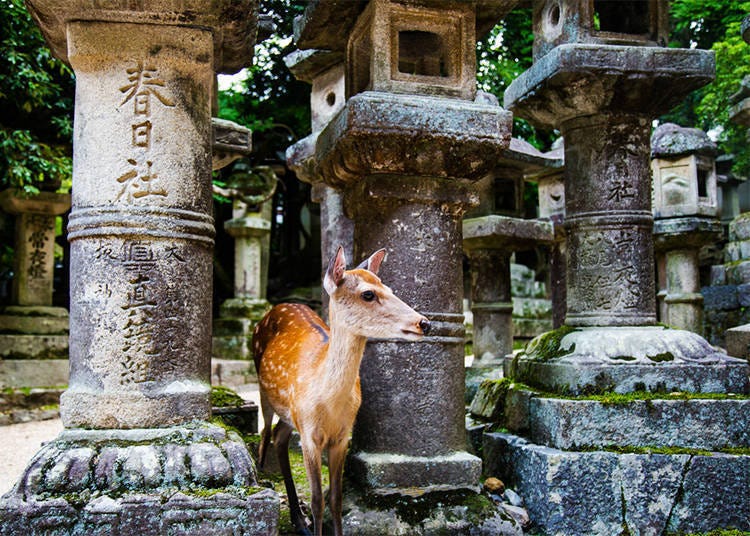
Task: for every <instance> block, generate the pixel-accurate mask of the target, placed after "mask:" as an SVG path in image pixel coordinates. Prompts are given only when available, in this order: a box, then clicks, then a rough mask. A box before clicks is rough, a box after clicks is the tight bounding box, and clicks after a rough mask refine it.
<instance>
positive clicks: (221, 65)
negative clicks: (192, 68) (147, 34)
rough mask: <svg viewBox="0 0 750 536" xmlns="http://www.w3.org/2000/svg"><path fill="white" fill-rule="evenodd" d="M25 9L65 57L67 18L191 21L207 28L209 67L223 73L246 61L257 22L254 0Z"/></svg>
mask: <svg viewBox="0 0 750 536" xmlns="http://www.w3.org/2000/svg"><path fill="white" fill-rule="evenodd" d="M29 10H30V11H31V15H32V16H33V17H34V20H35V21H36V23H37V24H38V25H39V27H40V28H41V30H42V33H43V34H44V37H45V39H46V40H47V42H48V43H49V45H50V48H51V49H52V52H53V53H54V54H55V56H57V57H58V58H60V59H62V60H63V61H65V62H66V63H70V58H69V55H70V54H71V51H70V49H69V43H68V41H67V36H66V32H65V31H66V28H67V24H68V23H69V22H70V21H102V22H105V21H106V22H113V23H136V24H141V25H145V24H161V25H163V26H165V27H166V26H171V25H191V26H194V27H203V28H211V29H212V30H213V32H212V33H213V50H212V51H211V52H210V53H211V54H212V55H213V60H212V65H211V67H212V69H213V70H215V71H216V72H222V73H228V74H231V73H235V72H237V71H239V70H240V69H242V68H243V67H245V66H247V65H250V63H251V61H252V58H253V46H254V45H255V34H256V31H257V25H258V9H257V2H255V1H254V0H244V1H243V2H241V3H237V2H221V3H217V4H216V5H212V6H211V8H210V9H207V8H206V5H205V4H204V3H202V2H200V1H190V2H188V3H180V4H175V3H173V2H170V1H168V0H166V1H155V2H148V3H147V4H143V5H140V6H138V7H137V8H136V7H134V6H132V5H130V4H123V5H119V4H107V5H106V6H104V7H101V8H98V9H93V8H92V6H91V4H89V3H87V2H85V1H82V0H60V1H56V2H36V1H35V2H31V3H30V5H29ZM102 35H104V34H102ZM131 40H132V38H131ZM122 43H124V41H123V42H122Z"/></svg>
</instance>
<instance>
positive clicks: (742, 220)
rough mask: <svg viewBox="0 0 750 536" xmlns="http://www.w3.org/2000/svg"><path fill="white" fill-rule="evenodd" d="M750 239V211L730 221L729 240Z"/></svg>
mask: <svg viewBox="0 0 750 536" xmlns="http://www.w3.org/2000/svg"><path fill="white" fill-rule="evenodd" d="M738 240H750V213H744V214H740V215H739V216H737V217H736V218H735V219H733V220H732V221H731V222H730V223H729V241H730V242H736V241H738Z"/></svg>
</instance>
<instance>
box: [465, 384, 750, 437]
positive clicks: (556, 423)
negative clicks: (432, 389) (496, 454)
mask: <svg viewBox="0 0 750 536" xmlns="http://www.w3.org/2000/svg"><path fill="white" fill-rule="evenodd" d="M701 396H703V397H702V398H701ZM470 412H471V414H472V416H474V417H475V418H478V419H482V420H484V421H491V422H493V423H495V424H498V425H500V426H502V427H504V428H506V429H508V430H510V431H511V432H514V433H521V434H523V435H525V436H527V437H529V438H530V440H531V441H533V442H535V443H539V444H543V445H547V446H549V447H554V448H559V449H564V450H577V449H592V448H593V449H595V448H608V447H618V448H619V447H623V446H627V447H678V448H689V449H702V450H721V449H727V448H738V447H740V448H741V447H750V397H748V396H738V395H688V394H686V393H674V394H664V395H658V398H657V397H656V396H655V395H651V394H635V395H610V396H606V395H605V396H602V397H577V398H558V397H554V396H551V395H549V394H544V393H539V392H535V391H533V390H529V389H527V388H525V387H523V386H518V385H517V384H511V383H510V382H509V381H508V380H500V381H490V382H484V383H483V384H482V385H481V386H480V388H479V390H478V393H477V396H476V397H475V398H474V400H473V401H472V404H471V408H470Z"/></svg>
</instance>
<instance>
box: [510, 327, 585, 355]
mask: <svg viewBox="0 0 750 536" xmlns="http://www.w3.org/2000/svg"><path fill="white" fill-rule="evenodd" d="M574 331H578V328H574V327H571V326H562V327H559V328H557V329H555V330H552V331H548V332H546V333H542V334H541V335H539V336H538V337H536V338H535V339H533V340H532V341H531V342H530V343H529V344H528V346H526V349H525V350H522V351H521V352H520V353H519V357H525V358H527V359H531V360H534V361H552V360H554V359H557V358H559V357H562V356H565V355H568V354H570V353H573V352H574V351H575V344H572V345H571V346H570V348H567V349H563V348H561V347H560V346H561V343H562V340H563V338H564V337H565V336H566V335H568V334H570V333H573V332H574Z"/></svg>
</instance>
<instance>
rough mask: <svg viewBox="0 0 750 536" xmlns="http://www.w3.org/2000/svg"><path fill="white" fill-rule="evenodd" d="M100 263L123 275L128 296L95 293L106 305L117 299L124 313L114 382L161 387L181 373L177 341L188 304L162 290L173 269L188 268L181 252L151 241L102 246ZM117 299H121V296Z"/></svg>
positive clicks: (176, 294)
mask: <svg viewBox="0 0 750 536" xmlns="http://www.w3.org/2000/svg"><path fill="white" fill-rule="evenodd" d="M95 257H96V258H97V259H104V260H109V261H110V262H112V263H113V264H114V266H117V267H120V268H121V269H122V270H123V271H124V274H125V279H126V280H127V284H126V285H125V291H124V292H120V293H113V291H112V289H111V288H110V287H109V285H107V286H106V287H102V288H99V289H97V290H98V292H97V294H99V295H100V296H101V297H102V298H104V299H105V300H109V299H115V300H116V301H117V302H119V309H120V310H121V311H122V315H118V316H120V318H121V320H120V321H119V322H118V324H119V330H120V333H121V339H120V341H121V343H120V348H119V350H120V352H119V363H118V369H117V372H116V375H117V378H116V381H117V383H119V384H120V385H123V386H127V385H135V384H140V383H144V382H150V381H157V380H159V379H160V378H162V377H163V376H164V375H165V373H166V374H167V375H169V374H170V373H171V372H175V371H177V370H178V369H179V363H178V360H177V356H178V354H179V347H180V338H179V336H178V331H179V326H180V318H181V316H180V315H181V311H182V308H183V302H184V300H183V299H182V298H181V295H180V293H179V291H178V290H177V289H175V288H170V287H166V288H165V285H164V284H163V279H164V278H165V275H168V274H169V272H171V271H172V269H173V268H174V265H175V264H185V254H184V252H182V251H181V248H180V247H179V246H176V245H174V244H168V243H167V244H164V243H160V242H154V241H149V240H126V241H125V242H124V243H122V245H119V244H116V243H111V242H107V241H101V242H100V243H99V245H98V247H97V249H96V251H95ZM118 294H119V295H118Z"/></svg>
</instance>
